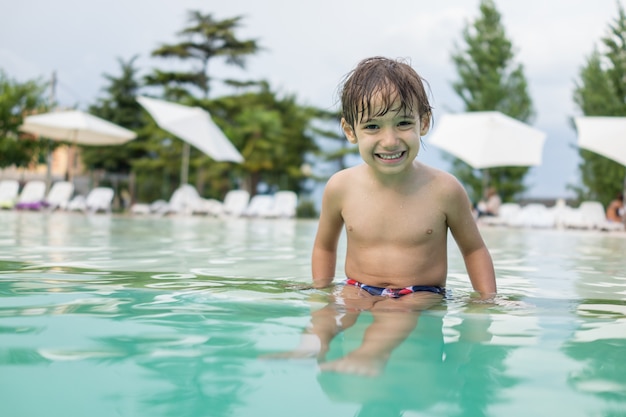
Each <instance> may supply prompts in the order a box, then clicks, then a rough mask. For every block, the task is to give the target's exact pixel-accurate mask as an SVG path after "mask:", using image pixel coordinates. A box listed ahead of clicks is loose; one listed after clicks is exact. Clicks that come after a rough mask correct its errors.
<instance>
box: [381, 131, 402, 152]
mask: <svg viewBox="0 0 626 417" xmlns="http://www.w3.org/2000/svg"><path fill="white" fill-rule="evenodd" d="M380 135H381V136H380V145H381V146H382V147H384V148H386V149H393V148H396V147H397V146H398V143H399V142H400V139H399V138H398V135H397V134H396V130H395V129H392V128H384V129H381V131H380Z"/></svg>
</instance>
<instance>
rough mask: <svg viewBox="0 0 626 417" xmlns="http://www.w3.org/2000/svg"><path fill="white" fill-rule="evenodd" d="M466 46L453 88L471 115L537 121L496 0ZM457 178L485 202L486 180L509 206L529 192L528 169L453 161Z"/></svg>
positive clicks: (466, 37) (458, 50) (456, 56)
mask: <svg viewBox="0 0 626 417" xmlns="http://www.w3.org/2000/svg"><path fill="white" fill-rule="evenodd" d="M463 41H464V45H463V46H462V47H461V46H458V45H456V46H455V51H454V52H453V54H452V60H453V62H454V64H455V66H456V70H457V74H458V77H459V80H458V81H455V82H453V83H452V87H453V89H454V91H455V92H456V93H457V95H458V96H459V97H460V98H461V100H462V101H463V103H464V105H465V109H464V110H465V111H468V112H469V111H499V112H501V113H504V114H506V115H508V116H511V117H513V118H515V119H518V120H520V121H523V122H528V121H529V120H530V119H531V118H532V116H533V109H532V102H531V98H530V96H529V94H528V85H527V82H526V78H525V76H524V68H523V66H522V64H520V63H516V62H515V60H514V58H515V50H514V48H513V44H512V42H511V41H510V40H509V39H508V38H507V36H506V31H505V28H504V26H503V25H502V22H501V15H500V13H499V12H498V10H497V9H496V6H495V4H494V2H493V1H492V0H482V1H481V3H480V16H479V17H478V18H477V19H476V20H475V21H474V22H473V23H472V24H468V25H466V27H465V28H464V30H463ZM452 164H453V168H452V171H453V173H454V174H455V175H456V176H457V177H458V178H459V179H460V180H461V181H462V182H463V183H464V184H465V185H466V186H467V187H469V188H470V194H471V196H472V197H473V198H474V199H475V200H478V199H479V198H481V197H482V196H481V190H482V188H483V178H482V176H483V175H485V174H487V175H488V178H489V181H490V184H491V185H493V186H495V187H496V188H497V189H498V192H499V193H500V195H501V197H502V198H503V200H504V201H508V200H511V199H512V198H513V196H515V195H516V194H519V193H521V192H523V191H524V190H525V189H526V187H525V186H524V183H523V180H524V177H525V176H526V174H527V173H528V170H529V168H528V167H502V168H491V169H489V170H488V172H487V173H485V172H480V171H477V170H475V169H473V168H472V167H471V166H469V165H468V164H466V163H465V162H463V161H462V160H460V159H458V158H454V157H453V158H452Z"/></svg>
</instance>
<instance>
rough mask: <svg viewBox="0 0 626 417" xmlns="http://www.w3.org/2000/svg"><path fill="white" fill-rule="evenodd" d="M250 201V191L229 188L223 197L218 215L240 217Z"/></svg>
mask: <svg viewBox="0 0 626 417" xmlns="http://www.w3.org/2000/svg"><path fill="white" fill-rule="evenodd" d="M249 202H250V193H249V192H247V191H246V190H230V191H229V192H227V193H226V196H225V197H224V203H223V204H222V210H221V213H220V215H221V216H223V217H241V216H242V215H243V213H244V212H245V211H246V208H247V207H248V203H249Z"/></svg>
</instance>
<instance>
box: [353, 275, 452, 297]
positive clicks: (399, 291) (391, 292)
mask: <svg viewBox="0 0 626 417" xmlns="http://www.w3.org/2000/svg"><path fill="white" fill-rule="evenodd" d="M346 284H348V285H354V286H355V287H359V288H361V289H363V290H365V291H367V292H368V293H370V294H372V295H382V296H385V297H391V298H399V297H402V296H403V295H407V294H412V293H414V292H419V291H427V292H432V293H435V294H441V295H445V293H446V289H445V288H442V287H436V286H434V285H412V286H410V287H404V288H383V287H374V286H372V285H365V284H363V283H360V282H359V281H357V280H354V279H351V278H348V279H347V280H346Z"/></svg>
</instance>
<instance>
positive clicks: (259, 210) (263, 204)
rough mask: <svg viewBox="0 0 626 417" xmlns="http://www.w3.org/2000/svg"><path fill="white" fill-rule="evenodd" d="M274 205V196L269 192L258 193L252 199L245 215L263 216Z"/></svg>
mask: <svg viewBox="0 0 626 417" xmlns="http://www.w3.org/2000/svg"><path fill="white" fill-rule="evenodd" d="M273 207H274V197H273V196H271V195H268V194H257V195H255V196H253V197H252V198H251V199H250V203H249V204H248V207H246V210H245V211H244V212H243V215H244V216H246V217H261V216H264V215H265V213H268V212H270V211H271V210H272V209H273Z"/></svg>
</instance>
